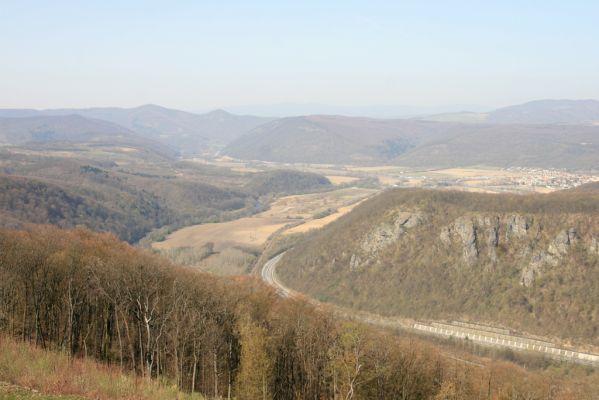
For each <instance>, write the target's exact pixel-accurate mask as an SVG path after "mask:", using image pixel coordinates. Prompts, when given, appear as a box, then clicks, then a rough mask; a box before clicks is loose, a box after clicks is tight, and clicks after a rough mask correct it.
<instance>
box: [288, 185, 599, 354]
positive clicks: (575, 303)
mask: <svg viewBox="0 0 599 400" xmlns="http://www.w3.org/2000/svg"><path fill="white" fill-rule="evenodd" d="M598 226H599V193H594V194H584V195H581V194H580V193H578V192H563V193H559V192H557V193H554V194H549V195H528V196H517V195H507V194H506V195H490V194H475V193H464V192H451V191H426V190H403V189H401V190H399V189H398V190H393V191H388V192H385V193H383V194H381V195H379V196H377V197H375V198H373V199H371V200H369V201H367V202H365V203H363V204H361V205H360V206H358V207H357V208H356V209H354V211H352V212H351V213H350V214H348V215H346V216H344V217H342V218H340V219H339V220H338V221H336V222H334V223H332V224H330V225H329V226H327V227H325V228H324V229H322V230H320V231H318V232H316V233H314V234H312V235H310V236H308V237H307V239H305V240H303V241H302V242H301V243H300V244H299V245H297V246H296V247H295V248H293V249H292V250H290V251H289V252H288V253H287V254H286V255H285V257H284V258H283V260H282V261H281V263H282V264H281V266H280V268H279V275H280V276H281V279H282V281H283V282H285V283H286V284H288V285H289V286H291V287H292V288H295V289H298V290H299V291H302V292H306V293H309V294H311V295H313V296H315V297H317V298H319V299H322V300H325V301H332V302H335V303H339V304H342V305H345V306H351V307H355V308H357V309H364V310H368V311H375V312H378V313H381V314H385V315H394V314H395V315H402V316H405V317H413V318H434V319H443V318H448V319H449V318H458V319H459V318H461V319H472V320H476V321H481V322H484V321H486V322H489V323H494V324H505V325H507V326H510V327H513V328H516V329H520V330H523V331H528V332H530V333H536V334H543V335H555V336H559V337H562V338H570V339H574V340H578V341H582V342H592V343H594V344H595V345H598V344H599V340H598V338H597V332H599V306H598V305H599V273H598V271H599V245H598V243H599V230H598V229H597V227H598Z"/></svg>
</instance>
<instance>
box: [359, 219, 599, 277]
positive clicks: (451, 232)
mask: <svg viewBox="0 0 599 400" xmlns="http://www.w3.org/2000/svg"><path fill="white" fill-rule="evenodd" d="M431 220H432V216H429V215H427V214H426V213H424V212H422V211H420V210H415V211H414V210H411V211H406V210H397V209H396V210H393V211H392V212H390V213H389V214H388V216H387V218H385V222H382V223H380V224H378V225H376V226H375V227H374V228H372V229H371V230H370V231H369V232H368V233H366V234H365V235H364V237H363V238H362V240H361V242H360V251H359V252H357V253H355V252H354V253H351V257H350V260H349V269H350V270H351V271H357V270H359V269H360V268H361V267H365V266H368V265H370V264H372V263H373V262H375V261H376V258H377V255H378V254H379V253H380V252H383V251H385V250H386V249H387V248H388V247H390V246H392V245H393V244H394V243H398V242H399V241H401V240H403V238H404V236H405V235H406V234H408V233H410V231H412V230H414V228H418V227H428V228H432V229H433V230H434V229H439V233H438V245H439V246H438V247H439V248H440V249H441V250H440V251H441V252H442V253H443V254H460V258H461V264H463V265H464V266H466V267H471V268H475V267H480V268H486V269H491V268H494V266H495V265H496V264H497V263H498V262H500V261H502V260H501V259H500V258H501V257H504V258H505V257H508V255H509V257H510V262H513V263H514V264H515V265H517V266H518V267H519V269H520V283H521V285H523V286H526V287H529V286H531V285H533V284H534V282H535V280H536V279H537V278H539V277H540V276H542V275H543V273H544V272H545V271H546V270H547V269H548V268H555V267H558V266H559V264H560V262H561V261H562V260H563V259H564V257H567V256H568V254H569V252H570V250H571V248H572V246H573V245H575V244H576V243H578V242H580V241H582V242H584V243H585V246H586V248H587V249H588V251H590V252H594V253H595V254H599V240H597V238H596V237H594V236H592V237H589V238H581V237H580V236H579V234H578V233H577V229H576V227H566V228H564V229H563V230H561V231H559V233H558V234H557V235H556V236H554V237H551V238H550V239H547V238H546V237H545V236H546V235H545V232H544V227H543V224H542V223H540V222H537V221H535V218H534V217H533V216H529V215H522V214H493V215H488V214H480V213H473V214H469V215H463V216H460V217H458V218H456V219H454V220H453V221H452V222H451V223H449V224H447V225H444V226H441V227H440V228H437V227H435V226H430V225H429V222H430V221H431ZM414 234H415V235H417V233H414ZM499 253H501V254H503V256H500V255H499Z"/></svg>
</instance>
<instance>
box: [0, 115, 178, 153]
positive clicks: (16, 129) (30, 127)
mask: <svg viewBox="0 0 599 400" xmlns="http://www.w3.org/2000/svg"><path fill="white" fill-rule="evenodd" d="M52 143H71V144H73V143H87V144H90V145H92V146H97V147H101V146H131V147H134V148H139V149H144V150H147V151H150V152H152V153H154V154H156V155H158V156H160V157H162V158H172V157H174V156H175V151H174V150H173V149H172V148H170V147H169V146H166V145H163V144H160V143H158V142H157V141H154V140H151V139H148V138H144V137H142V136H139V135H137V134H136V133H134V132H133V131H131V130H129V129H127V128H124V127H122V126H119V125H116V124H114V123H111V122H107V121H103V120H98V119H90V118H86V117H82V116H80V115H66V116H32V117H21V118H0V145H24V144H38V145H45V144H52Z"/></svg>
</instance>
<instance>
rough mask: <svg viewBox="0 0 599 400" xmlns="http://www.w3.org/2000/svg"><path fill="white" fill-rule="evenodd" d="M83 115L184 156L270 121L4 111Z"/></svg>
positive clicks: (160, 113)
mask: <svg viewBox="0 0 599 400" xmlns="http://www.w3.org/2000/svg"><path fill="white" fill-rule="evenodd" d="M69 115H79V116H82V117H85V118H93V119H98V120H103V121H107V122H111V123H113V124H117V125H120V126H122V127H123V128H126V129H128V130H130V131H132V132H135V133H136V134H138V135H140V136H143V137H146V138H150V139H154V140H157V141H161V142H163V143H164V144H167V145H169V146H172V147H175V148H177V149H178V150H180V151H181V152H183V153H188V154H194V153H202V152H204V151H207V150H208V149H210V150H211V151H212V150H213V148H219V147H220V146H223V145H225V144H227V143H228V142H230V141H231V140H233V139H235V138H237V137H238V136H240V135H242V134H244V133H245V132H247V131H249V130H250V129H252V128H254V127H256V126H258V125H260V124H262V123H265V122H268V121H269V120H270V119H269V118H261V117H253V116H238V115H233V114H230V113H228V112H226V111H223V110H215V111H212V112H209V113H206V114H193V113H189V112H186V111H180V110H174V109H169V108H165V107H161V106H157V105H151V104H149V105H143V106H140V107H135V108H118V107H105V108H86V109H54V110H30V109H4V110H0V118H2V117H5V118H6V117H8V118H25V117H42V116H69Z"/></svg>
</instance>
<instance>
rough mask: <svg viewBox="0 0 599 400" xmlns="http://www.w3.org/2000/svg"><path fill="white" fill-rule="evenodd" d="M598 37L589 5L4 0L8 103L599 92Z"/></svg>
mask: <svg viewBox="0 0 599 400" xmlns="http://www.w3.org/2000/svg"><path fill="white" fill-rule="evenodd" d="M491 3H493V4H491ZM598 43H599V2H597V1H593V0H588V1H572V0H570V1H548V0H543V1H532V0H530V1H526V0H519V1H505V0H504V1H499V0H498V1H486V0H485V1H450V0H446V1H397V0H396V1H373V0H369V1H360V2H358V1H348V0H340V1H326V0H320V1H305V0H303V1H283V0H278V1H226V0H223V1H174V0H172V1H166V0H165V1H160V2H159V1H126V0H120V1H107V0H102V1H91V0H90V1H83V0H79V1H58V0H52V1H50V0H48V1H26V0H14V1H13V0H0V107H3V108H5V107H35V108H47V107H87V106H104V105H115V106H136V105H139V104H144V103H156V104H161V105H165V106H169V107H175V108H183V109H188V110H198V109H206V108H215V107H223V106H236V105H251V104H277V103H326V104H336V105H345V106H357V105H373V104H389V105H400V104H404V105H418V106H433V105H446V104H481V105H489V106H500V105H506V104H510V103H517V102H523V101H528V100H532V99H539V98H599V49H598V47H597V46H598Z"/></svg>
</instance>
